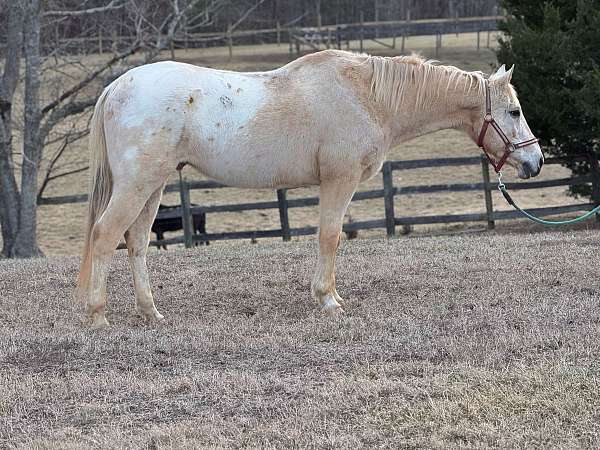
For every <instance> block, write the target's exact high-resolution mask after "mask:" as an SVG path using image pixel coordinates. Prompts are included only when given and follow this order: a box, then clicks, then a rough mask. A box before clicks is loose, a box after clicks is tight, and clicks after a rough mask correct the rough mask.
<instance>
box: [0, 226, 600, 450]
mask: <svg viewBox="0 0 600 450" xmlns="http://www.w3.org/2000/svg"><path fill="white" fill-rule="evenodd" d="M598 249H599V241H598V232H597V231H589V230H588V231H586V230H582V231H576V232H561V233H558V232H556V233H539V234H531V235H520V234H513V235H503V234H493V233H492V234H486V235H474V236H450V237H447V236H446V237H443V236H437V237H426V238H419V239H414V238H400V239H394V240H389V241H387V240H379V239H359V240H354V241H348V242H345V243H344V244H343V245H342V247H341V248H340V255H339V258H338V265H339V271H338V283H339V286H338V288H339V291H340V293H341V294H342V295H343V296H344V297H345V298H346V302H347V308H346V309H347V313H346V314H345V315H344V316H343V317H339V318H335V319H329V318H326V317H322V316H321V315H320V314H318V313H317V312H316V311H315V305H313V303H312V301H311V300H310V297H309V283H310V276H311V268H312V265H313V261H314V252H315V250H316V249H315V243H314V242H312V241H303V242H292V243H287V244H283V243H269V242H263V243H261V244H258V245H254V246H250V245H247V244H242V245H227V246H223V245H221V246H210V247H208V248H202V250H199V249H193V250H190V251H185V250H174V251H169V252H162V253H153V254H152V255H150V257H149V265H150V271H151V275H152V285H153V288H154V292H155V295H156V300H157V305H158V308H159V309H160V310H161V311H162V312H163V313H164V314H165V315H166V317H167V319H166V322H165V323H163V324H160V325H151V326H148V325H144V324H143V323H142V322H141V321H140V319H138V318H137V317H136V316H135V314H134V312H133V307H132V306H133V305H132V304H133V292H132V286H131V280H130V275H129V269H128V264H127V261H126V259H125V257H124V254H123V252H120V253H119V256H118V257H117V258H116V261H115V263H114V264H113V268H112V271H111V273H110V276H109V280H110V281H109V295H110V304H109V315H108V318H109V320H110V321H111V323H112V326H111V327H110V328H109V329H107V330H105V331H102V332H92V331H90V330H89V329H87V328H85V327H84V326H83V325H82V323H81V312H80V311H79V308H74V307H73V306H72V305H71V303H70V295H71V291H72V289H73V286H74V279H75V275H76V269H77V263H78V258H75V257H51V258H47V259H40V260H30V261H0V448H13V447H25V448H48V449H50V448H52V449H55V448H69V449H79V448H132V449H133V448H135V449H139V448H148V449H159V448H177V449H179V448H199V447H204V448H206V447H210V448H234V447H238V448H239V447H264V448H273V447H277V448H284V447H312V448H315V447H318V448H334V447H335V448H369V447H392V448H399V447H409V448H489V447H497V448H532V447H537V448H598V447H599V446H600V425H599V424H600V277H599V266H598Z"/></svg>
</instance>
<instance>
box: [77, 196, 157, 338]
mask: <svg viewBox="0 0 600 450" xmlns="http://www.w3.org/2000/svg"><path fill="white" fill-rule="evenodd" d="M149 195H150V194H144V192H143V191H138V190H136V189H134V188H131V189H130V188H124V187H121V188H119V187H115V188H114V189H113V193H112V196H111V199H110V202H109V203H108V206H107V208H106V211H104V213H103V214H102V215H101V216H100V218H99V219H98V220H97V221H96V223H95V224H94V226H93V229H92V234H91V244H90V245H91V247H90V253H91V261H92V271H91V280H90V296H89V299H88V305H87V306H88V314H89V316H90V318H91V320H92V326H93V327H94V328H100V327H103V326H106V325H108V322H107V320H106V318H105V316H104V313H105V309H106V275H107V272H108V267H109V265H110V260H111V259H112V255H113V253H114V251H115V249H116V248H117V245H118V244H119V240H120V239H121V237H122V236H123V234H124V233H125V231H126V230H127V228H129V226H130V225H131V223H132V222H133V221H134V220H135V218H136V217H137V216H138V214H139V213H140V211H141V210H142V208H143V207H144V204H145V203H146V200H147V199H148V197H149Z"/></svg>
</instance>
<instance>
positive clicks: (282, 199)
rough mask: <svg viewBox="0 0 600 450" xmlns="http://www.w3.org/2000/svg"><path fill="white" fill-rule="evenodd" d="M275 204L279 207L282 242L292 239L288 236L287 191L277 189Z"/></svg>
mask: <svg viewBox="0 0 600 450" xmlns="http://www.w3.org/2000/svg"><path fill="white" fill-rule="evenodd" d="M277 204H278V205H279V222H280V223H281V234H282V238H283V240H284V241H286V242H287V241H290V240H291V239H292V237H291V234H290V219H289V216H288V201H287V189H277Z"/></svg>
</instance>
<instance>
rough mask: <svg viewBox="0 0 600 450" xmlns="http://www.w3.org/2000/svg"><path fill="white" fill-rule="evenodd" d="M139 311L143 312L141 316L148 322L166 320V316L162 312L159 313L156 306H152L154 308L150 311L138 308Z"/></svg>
mask: <svg viewBox="0 0 600 450" xmlns="http://www.w3.org/2000/svg"><path fill="white" fill-rule="evenodd" d="M138 312H139V313H140V314H141V316H142V317H143V318H144V320H145V321H146V322H148V323H153V322H162V321H163V320H165V316H163V315H162V314H161V313H159V312H158V310H157V309H156V308H154V307H153V308H152V310H151V311H150V312H144V311H142V310H139V309H138Z"/></svg>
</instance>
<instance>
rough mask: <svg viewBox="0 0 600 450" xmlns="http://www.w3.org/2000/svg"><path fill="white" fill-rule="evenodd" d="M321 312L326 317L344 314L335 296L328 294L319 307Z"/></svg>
mask: <svg viewBox="0 0 600 450" xmlns="http://www.w3.org/2000/svg"><path fill="white" fill-rule="evenodd" d="M321 311H322V312H323V313H324V314H326V315H328V316H337V315H340V314H343V313H344V310H343V308H342V305H340V304H339V303H338V302H337V300H336V298H335V296H333V295H331V294H328V295H327V296H326V297H325V298H324V299H323V306H322V307H321Z"/></svg>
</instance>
